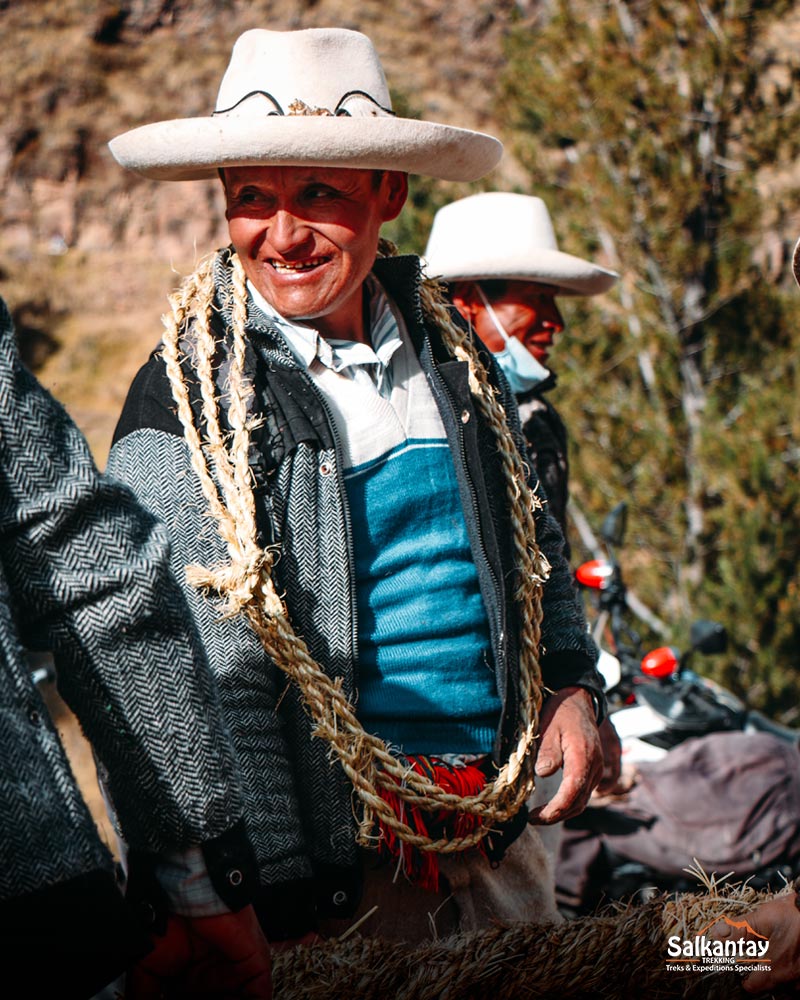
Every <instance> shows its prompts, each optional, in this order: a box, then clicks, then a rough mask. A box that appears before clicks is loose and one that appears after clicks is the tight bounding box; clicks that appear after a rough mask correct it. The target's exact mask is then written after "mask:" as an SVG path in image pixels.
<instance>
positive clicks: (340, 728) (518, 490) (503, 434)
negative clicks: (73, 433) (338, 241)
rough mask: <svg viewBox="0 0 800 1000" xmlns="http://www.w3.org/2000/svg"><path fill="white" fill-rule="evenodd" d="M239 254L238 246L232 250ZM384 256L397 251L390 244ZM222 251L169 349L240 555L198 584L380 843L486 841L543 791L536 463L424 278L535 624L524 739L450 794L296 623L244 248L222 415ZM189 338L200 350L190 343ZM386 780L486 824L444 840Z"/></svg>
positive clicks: (420, 800) (181, 398)
mask: <svg viewBox="0 0 800 1000" xmlns="http://www.w3.org/2000/svg"><path fill="white" fill-rule="evenodd" d="M222 252H223V253H227V251H222ZM382 252H383V253H391V252H393V248H391V246H390V245H387V244H383V245H382ZM216 259H217V258H216V256H212V257H210V258H207V259H206V260H205V261H204V262H202V263H201V265H200V267H199V268H198V269H197V270H196V271H195V273H194V274H193V275H190V276H189V277H188V278H187V279H186V281H185V282H184V283H183V285H182V286H181V287H180V288H179V289H178V291H177V292H175V293H174V294H173V295H172V296H170V300H169V301H170V306H171V313H170V314H169V315H167V316H165V317H164V329H165V333H164V338H163V342H164V347H163V357H164V361H165V364H166V368H167V373H168V376H169V380H170V384H171V387H172V393H173V397H174V399H175V402H176V404H177V409H178V416H179V418H180V420H181V423H182V425H183V428H184V433H185V437H186V441H187V444H188V446H189V451H190V454H191V463H192V467H193V469H194V471H195V472H196V474H197V476H198V478H199V481H200V484H201V486H202V490H203V494H204V496H205V497H206V500H207V502H208V505H209V512H210V514H211V515H212V516H213V517H214V519H215V520H216V522H217V525H218V528H219V532H220V536H221V538H222V539H223V540H224V542H225V544H226V546H227V549H228V554H229V557H230V564H229V565H227V566H222V567H214V568H212V569H207V568H204V567H199V566H192V567H188V569H187V578H188V580H189V582H190V583H192V584H193V585H194V586H197V587H201V588H206V589H209V590H215V591H217V592H218V593H219V594H220V595H223V596H224V597H225V598H226V614H228V615H235V614H239V613H244V614H245V615H246V616H247V618H248V620H249V622H250V624H251V626H252V628H253V630H254V632H255V634H256V635H257V636H258V638H259V640H260V642H261V643H262V646H263V647H264V649H265V651H266V652H267V654H268V655H269V656H270V658H271V659H272V660H273V662H274V663H275V664H276V665H277V666H278V667H279V668H280V669H281V670H283V671H284V672H285V673H286V674H287V675H288V676H289V677H290V678H291V679H292V680H293V681H294V682H295V683H296V684H297V685H298V687H299V689H300V691H301V694H302V697H303V700H304V703H305V705H306V707H307V709H308V711H309V712H310V714H311V717H312V719H313V720H314V723H315V729H314V732H315V735H317V736H320V737H321V738H323V739H324V740H326V741H327V742H328V743H329V744H330V746H331V750H332V752H333V753H334V754H335V756H336V757H337V758H338V760H339V761H340V763H341V765H342V767H343V768H344V771H345V773H346V775H347V777H348V778H349V780H350V781H351V783H352V784H353V787H354V789H355V791H356V794H357V796H358V798H359V799H360V800H361V803H362V806H363V815H362V819H361V822H360V825H359V832H358V840H359V842H360V843H362V844H367V845H368V844H370V843H371V842H372V841H373V840H374V834H373V830H374V821H375V819H376V818H377V819H379V820H380V822H381V823H383V824H385V825H386V826H387V827H388V828H390V829H391V830H393V831H394V833H395V834H396V835H397V836H398V837H399V838H400V839H401V840H403V841H405V842H406V843H408V844H410V845H412V846H414V847H417V848H418V849H420V850H423V851H434V852H437V853H451V852H455V851H462V850H465V849H466V848H468V847H472V846H474V845H475V844H477V843H479V842H480V840H481V839H482V838H483V837H485V836H486V835H487V833H489V832H490V830H491V828H492V824H495V823H501V822H503V821H505V820H507V819H509V818H510V817H511V816H513V815H514V814H515V813H516V812H517V811H518V810H519V809H520V807H521V806H522V805H523V803H524V802H525V801H526V800H527V799H528V797H529V796H530V794H531V792H532V790H533V766H534V754H533V753H532V749H533V743H534V740H535V736H536V731H537V727H538V720H539V711H540V708H541V701H542V694H541V687H542V682H541V672H540V670H539V664H538V649H539V643H540V640H541V620H542V611H541V588H542V584H543V583H544V581H545V579H546V578H547V574H548V573H549V565H548V563H547V560H546V559H545V558H544V556H543V555H542V554H541V552H540V551H539V549H538V546H537V545H536V540H535V524H534V516H533V511H534V507H535V505H537V504H538V503H539V501H538V498H536V497H535V495H534V494H532V493H531V492H530V491H529V490H528V488H527V485H526V481H525V467H524V464H523V461H522V458H521V456H520V454H519V451H518V449H517V448H516V445H515V442H514V439H513V435H512V434H511V431H510V429H509V427H508V424H507V421H506V417H505V413H504V411H503V408H502V406H501V404H500V402H499V400H498V399H497V398H496V396H495V393H494V391H493V389H492V387H491V385H490V383H489V381H488V377H487V375H486V371H485V369H484V368H483V365H482V364H481V362H480V359H479V357H478V354H477V352H476V350H475V348H474V346H473V345H472V343H471V341H470V340H469V338H468V337H467V336H466V335H465V334H464V332H463V331H462V330H461V329H460V328H459V327H458V326H457V325H456V324H454V323H453V322H452V319H451V317H450V314H449V312H448V310H447V308H446V306H445V305H444V302H443V300H442V297H441V294H440V291H439V288H438V285H436V283H434V282H424V283H423V288H422V294H421V302H422V307H423V310H424V312H425V313H426V314H427V316H428V318H429V320H430V321H431V322H432V323H434V324H435V325H436V327H437V328H438V329H439V331H440V332H441V334H442V337H443V340H444V343H445V344H446V346H447V347H448V349H449V350H450V352H451V353H452V354H453V355H454V356H455V357H457V358H459V359H461V360H465V361H466V362H467V363H468V365H469V370H470V387H471V389H472V392H473V394H474V397H475V399H476V401H477V405H478V406H479V408H480V409H481V411H482V413H483V414H484V416H485V418H486V420H487V421H488V423H489V426H490V427H491V428H492V430H493V432H494V434H495V438H496V440H497V444H498V452H499V455H500V459H501V463H502V468H503V475H504V479H505V483H506V492H507V495H508V499H509V505H510V509H511V521H512V529H513V539H514V548H515V553H516V567H517V579H516V588H515V596H516V599H517V601H518V602H519V605H520V612H521V616H522V619H521V620H522V622H523V627H522V629H521V637H520V685H519V686H520V690H519V699H518V701H519V725H518V728H519V733H520V736H519V741H518V744H517V746H516V747H515V749H514V750H513V751H512V752H511V753H510V754H509V758H508V760H507V761H506V763H505V764H504V765H503V766H502V767H501V768H500V769H499V770H498V773H497V774H496V775H495V777H494V779H493V780H492V781H489V782H487V784H486V786H485V787H484V788H483V789H482V790H481V791H480V792H479V793H478V794H476V795H473V796H466V797H461V796H458V795H453V794H451V793H448V792H445V791H444V790H443V789H441V788H440V787H439V786H438V785H436V784H434V783H433V782H431V781H430V780H429V779H428V778H426V777H425V776H423V775H420V774H417V773H416V772H414V771H412V770H410V769H409V768H408V767H407V766H405V765H403V763H402V762H401V761H398V760H397V759H396V758H395V757H394V756H393V755H392V754H391V753H390V752H389V750H388V748H387V746H386V744H385V743H384V742H383V741H382V740H380V739H379V738H378V737H375V736H372V735H370V734H368V733H366V732H365V731H364V728H363V727H362V726H361V724H360V722H359V721H358V719H357V718H356V715H355V712H354V710H353V706H352V704H351V703H350V701H349V699H348V698H347V697H346V696H345V694H344V692H343V691H342V685H341V679H335V680H331V679H330V678H329V677H328V676H327V675H326V674H325V673H324V671H323V670H322V669H321V668H320V666H319V665H318V664H317V663H316V662H315V661H314V659H313V657H312V656H311V654H310V653H309V651H308V648H307V647H306V645H305V643H304V642H303V641H302V639H300V638H299V637H298V636H297V635H296V634H295V633H294V631H293V629H292V626H291V624H290V622H289V620H288V617H287V615H286V613H285V609H284V606H283V603H282V601H281V599H280V597H279V596H278V594H277V592H276V590H275V587H274V584H273V581H272V577H271V571H272V566H273V561H274V558H275V553H274V552H271V551H269V550H262V549H261V548H260V547H259V545H258V542H257V530H256V515H255V501H254V497H253V482H252V473H251V470H250V464H249V447H250V430H251V429H252V425H251V421H250V420H249V418H248V415H247V414H248V407H247V403H248V400H249V399H250V398H251V396H252V386H250V385H249V384H248V383H247V380H246V377H245V374H244V367H245V348H246V334H245V323H246V301H247V296H246V284H245V275H244V271H243V269H242V265H241V262H240V261H239V259H238V257H237V256H236V255H235V254H233V255H231V257H230V260H229V264H230V267H231V272H232V284H233V299H232V302H231V303H229V305H230V307H231V310H232V330H231V333H232V343H233V350H232V353H231V355H230V358H229V369H228V373H227V378H226V381H225V384H224V385H223V386H222V387H221V391H222V392H223V393H224V394H225V396H226V399H227V402H228V421H229V424H230V428H231V430H230V432H228V433H226V432H223V429H222V426H221V424H220V400H219V399H218V394H217V389H216V385H215V365H216V364H218V358H217V355H218V347H219V345H218V344H217V343H216V342H215V340H214V335H213V332H212V329H211V310H212V303H213V298H214V291H215V289H214V266H215V262H216ZM182 337H186V338H187V339H186V341H185V344H186V348H187V350H188V357H187V356H186V355H184V354H183V352H182V346H181V345H182V341H181V338H182ZM185 363H188V364H189V365H191V367H192V368H193V370H194V371H195V373H196V375H197V379H198V381H199V385H200V396H201V402H202V424H203V428H204V435H203V436H201V433H200V430H199V429H198V427H197V426H196V420H195V415H194V413H193V411H192V407H191V403H190V397H189V389H188V386H187V382H186V378H185V375H184V367H183V366H184V364H185ZM379 789H385V790H388V791H391V792H392V793H393V794H395V795H397V796H399V797H400V798H401V799H402V800H403V801H404V802H406V803H407V804H408V805H409V806H418V807H419V808H421V809H423V810H426V811H429V812H434V813H435V812H438V811H442V810H443V811H445V812H460V813H466V814H469V815H472V816H475V817H478V818H480V820H481V821H482V822H481V823H480V824H479V825H478V826H477V828H476V829H474V830H473V831H472V832H470V833H468V834H466V835H464V836H461V837H452V838H449V839H448V838H445V837H440V838H438V839H432V838H430V837H428V836H425V835H421V834H419V833H418V832H416V831H415V830H414V829H412V828H411V827H410V826H408V825H407V824H406V823H404V822H403V821H402V820H401V819H400V818H398V817H397V816H396V814H395V812H394V811H393V810H392V808H391V806H390V805H389V804H388V803H387V802H385V801H384V799H383V798H382V797H381V795H380V793H379Z"/></svg>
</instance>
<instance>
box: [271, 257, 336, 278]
mask: <svg viewBox="0 0 800 1000" xmlns="http://www.w3.org/2000/svg"><path fill="white" fill-rule="evenodd" d="M327 262H328V258H327V257H315V258H314V259H313V260H297V261H287V260H274V259H273V260H270V261H269V264H270V266H271V267H272V268H273V270H275V271H277V272H278V274H298V273H300V272H302V271H313V270H314V269H315V268H317V267H320V266H321V265H322V264H326V263H327Z"/></svg>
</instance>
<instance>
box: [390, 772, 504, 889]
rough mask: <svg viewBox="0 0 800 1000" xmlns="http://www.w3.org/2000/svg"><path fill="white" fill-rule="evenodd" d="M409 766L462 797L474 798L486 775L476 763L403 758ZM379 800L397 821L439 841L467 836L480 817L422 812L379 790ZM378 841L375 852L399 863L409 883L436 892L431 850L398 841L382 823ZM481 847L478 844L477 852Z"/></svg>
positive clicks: (435, 860) (435, 859)
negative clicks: (458, 763)
mask: <svg viewBox="0 0 800 1000" xmlns="http://www.w3.org/2000/svg"><path fill="white" fill-rule="evenodd" d="M404 759H405V760H406V761H407V762H408V764H409V766H410V767H411V768H412V769H413V770H414V771H416V772H417V774H421V775H424V776H425V777H427V778H428V779H430V780H431V781H433V782H435V784H437V785H438V786H439V787H440V788H441V789H443V790H444V791H446V792H450V793H452V794H454V795H460V796H462V797H466V796H472V795H477V794H478V793H479V792H480V791H481V789H482V788H483V787H484V785H485V784H486V775H485V773H484V772H483V770H482V769H481V767H480V766H479V765H478V764H475V763H471V764H464V765H463V766H459V767H456V766H454V765H451V764H446V763H445V762H444V761H441V760H438V759H437V758H435V757H422V756H413V757H406V758H404ZM380 794H381V798H382V799H383V800H384V802H386V803H387V804H388V805H389V806H390V807H391V809H392V812H393V813H394V814H395V816H397V818H398V819H399V820H401V821H402V822H403V823H405V824H406V825H407V826H409V827H411V829H412V830H414V831H415V832H416V833H418V834H420V835H421V836H425V837H430V838H432V839H439V838H440V837H447V838H448V839H454V838H457V837H466V836H467V835H468V834H470V833H472V832H474V831H475V830H476V829H477V828H478V827H479V826H480V825H481V819H480V817H479V816H470V815H468V814H466V813H458V812H449V811H447V810H440V811H439V812H438V813H435V814H434V813H430V812H423V810H422V809H420V808H419V806H409V805H408V803H406V802H404V801H403V800H402V799H401V798H400V797H399V795H397V793H395V792H392V791H389V790H387V789H381V793H380ZM378 827H379V830H380V834H381V836H380V842H379V845H378V853H379V854H380V855H381V856H383V857H388V858H392V859H394V860H395V861H397V860H399V861H400V865H401V867H402V869H403V872H404V873H405V875H406V877H407V878H408V879H409V881H411V882H414V883H415V884H416V885H419V886H420V887H421V888H423V889H427V890H429V891H430V892H437V891H438V889H439V859H438V856H437V855H436V854H435V853H434V852H433V851H421V850H420V849H419V848H417V847H414V846H412V845H411V844H407V843H406V842H405V841H403V840H400V838H399V837H398V836H397V834H396V833H395V832H394V831H393V830H391V829H390V828H389V827H388V826H386V824H385V823H382V822H380V821H379V823H378ZM480 847H482V844H481V845H479V849H480Z"/></svg>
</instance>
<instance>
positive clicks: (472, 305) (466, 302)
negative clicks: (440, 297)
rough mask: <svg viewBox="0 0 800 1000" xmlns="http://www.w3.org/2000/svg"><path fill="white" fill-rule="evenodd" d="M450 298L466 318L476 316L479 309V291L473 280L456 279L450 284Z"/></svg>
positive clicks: (470, 318) (469, 318)
mask: <svg viewBox="0 0 800 1000" xmlns="http://www.w3.org/2000/svg"><path fill="white" fill-rule="evenodd" d="M450 298H451V299H452V300H453V305H454V306H455V307H456V309H458V311H459V312H460V313H461V315H462V316H463V317H464V319H466V320H472V319H474V318H475V312H476V311H477V309H478V293H477V292H476V291H475V283H474V282H473V281H456V282H455V283H454V284H453V285H451V286H450Z"/></svg>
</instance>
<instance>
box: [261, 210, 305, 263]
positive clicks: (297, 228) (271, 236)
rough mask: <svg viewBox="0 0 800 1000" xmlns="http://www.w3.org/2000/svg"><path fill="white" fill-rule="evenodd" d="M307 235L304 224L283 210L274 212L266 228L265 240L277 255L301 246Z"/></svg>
mask: <svg viewBox="0 0 800 1000" xmlns="http://www.w3.org/2000/svg"><path fill="white" fill-rule="evenodd" d="M309 235H310V234H309V230H308V227H307V226H306V224H305V222H304V221H303V220H302V219H298V218H297V216H296V215H293V214H292V212H290V211H288V210H287V209H283V208H280V209H278V211H277V212H275V214H274V215H273V216H272V218H271V219H270V220H269V225H268V227H267V238H268V240H269V242H270V245H271V246H272V248H273V249H274V250H276V251H277V252H278V253H287V252H288V251H290V250H294V249H296V248H297V247H298V246H302V244H303V243H304V242H305V241H306V240H307V239H308V237H309Z"/></svg>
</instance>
